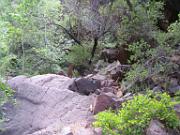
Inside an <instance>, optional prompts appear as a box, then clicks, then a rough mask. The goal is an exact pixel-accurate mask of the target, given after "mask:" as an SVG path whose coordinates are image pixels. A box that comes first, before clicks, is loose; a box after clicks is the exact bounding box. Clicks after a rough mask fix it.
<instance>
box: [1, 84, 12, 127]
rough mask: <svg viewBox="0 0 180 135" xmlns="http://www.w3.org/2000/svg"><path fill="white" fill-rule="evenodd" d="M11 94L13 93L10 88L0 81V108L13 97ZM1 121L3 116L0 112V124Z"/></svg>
mask: <svg viewBox="0 0 180 135" xmlns="http://www.w3.org/2000/svg"><path fill="white" fill-rule="evenodd" d="M13 93H14V91H13V90H12V89H11V88H10V87H8V86H7V85H6V84H4V83H2V82H1V81H0V107H1V106H2V105H3V104H4V103H6V102H7V101H8V100H9V99H10V97H12V96H13ZM2 121H3V115H2V112H0V123H1V122H2ZM0 130H1V129H0Z"/></svg>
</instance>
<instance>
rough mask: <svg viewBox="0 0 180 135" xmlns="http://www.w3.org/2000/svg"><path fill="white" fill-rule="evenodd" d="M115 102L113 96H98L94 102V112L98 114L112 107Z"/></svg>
mask: <svg viewBox="0 0 180 135" xmlns="http://www.w3.org/2000/svg"><path fill="white" fill-rule="evenodd" d="M113 104H114V100H113V98H112V97H111V96H108V95H106V94H101V95H99V96H97V97H96V99H95V101H94V104H93V113H94V114H97V113H99V112H102V111H104V110H106V109H108V108H110V107H112V106H113Z"/></svg>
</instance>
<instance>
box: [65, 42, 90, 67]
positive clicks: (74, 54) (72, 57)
mask: <svg viewBox="0 0 180 135" xmlns="http://www.w3.org/2000/svg"><path fill="white" fill-rule="evenodd" d="M90 56H91V54H90V49H89V48H88V46H80V45H76V46H72V47H71V48H70V53H69V54H68V55H67V57H66V59H67V61H68V62H69V63H72V64H74V65H76V66H80V65H87V64H88V62H89V61H88V60H89V58H90Z"/></svg>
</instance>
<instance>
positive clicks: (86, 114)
mask: <svg viewBox="0 0 180 135" xmlns="http://www.w3.org/2000/svg"><path fill="white" fill-rule="evenodd" d="M73 81H74V80H73V79H70V78H68V77H65V76H59V75H52V74H47V75H39V76H35V77H31V78H27V77H25V76H19V77H15V78H13V79H11V80H10V81H9V82H8V84H9V85H10V86H11V88H13V89H14V90H16V94H15V98H16V105H14V106H13V105H11V104H6V105H5V106H4V107H3V110H4V112H5V114H6V116H5V117H6V121H5V123H4V124H3V125H2V127H3V128H4V129H5V130H4V131H3V132H0V135H31V134H33V133H35V132H37V131H39V130H42V129H46V128H48V127H49V126H50V125H53V124H55V123H58V126H59V128H60V129H61V127H64V126H66V125H68V124H71V123H74V122H77V121H82V120H85V121H90V120H91V118H92V114H91V112H90V111H89V108H90V105H91V104H92V101H93V98H94V96H93V95H91V96H84V95H80V94H78V93H75V92H73V91H71V90H69V89H68V87H69V86H70V85H71V84H72V83H73ZM56 125H57V124H56ZM46 134H48V135H51V134H50V133H46ZM42 135H45V134H42ZM52 135H55V134H52Z"/></svg>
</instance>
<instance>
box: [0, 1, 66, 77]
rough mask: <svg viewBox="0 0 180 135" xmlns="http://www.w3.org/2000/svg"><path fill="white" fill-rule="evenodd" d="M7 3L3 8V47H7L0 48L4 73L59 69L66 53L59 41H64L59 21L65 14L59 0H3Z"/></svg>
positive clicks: (0, 19)
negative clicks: (59, 28) (61, 59)
mask: <svg viewBox="0 0 180 135" xmlns="http://www.w3.org/2000/svg"><path fill="white" fill-rule="evenodd" d="M4 6H7V7H6V8H5V9H4V10H0V14H1V16H0V31H1V33H2V34H1V35H0V46H2V47H3V48H4V50H5V51H4V50H0V61H4V63H3V64H2V65H0V69H3V70H1V72H3V74H9V75H13V76H14V75H19V74H43V73H48V72H56V71H57V70H58V69H59V68H60V66H59V64H60V58H61V57H62V54H63V53H62V47H60V46H59V44H60V42H62V39H63V40H64V38H63V33H62V32H60V31H57V25H56V24H55V23H58V22H59V16H61V5H60V3H59V1H58V0H52V1H49V0H23V1H21V0H17V1H14V2H12V1H9V0H8V1H7V0H1V7H2V8H3V7H4ZM55 34H56V35H55ZM12 59H13V64H12ZM14 62H15V63H14ZM4 69H8V70H6V72H4V71H5V70H4ZM1 75H2V74H1Z"/></svg>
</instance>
